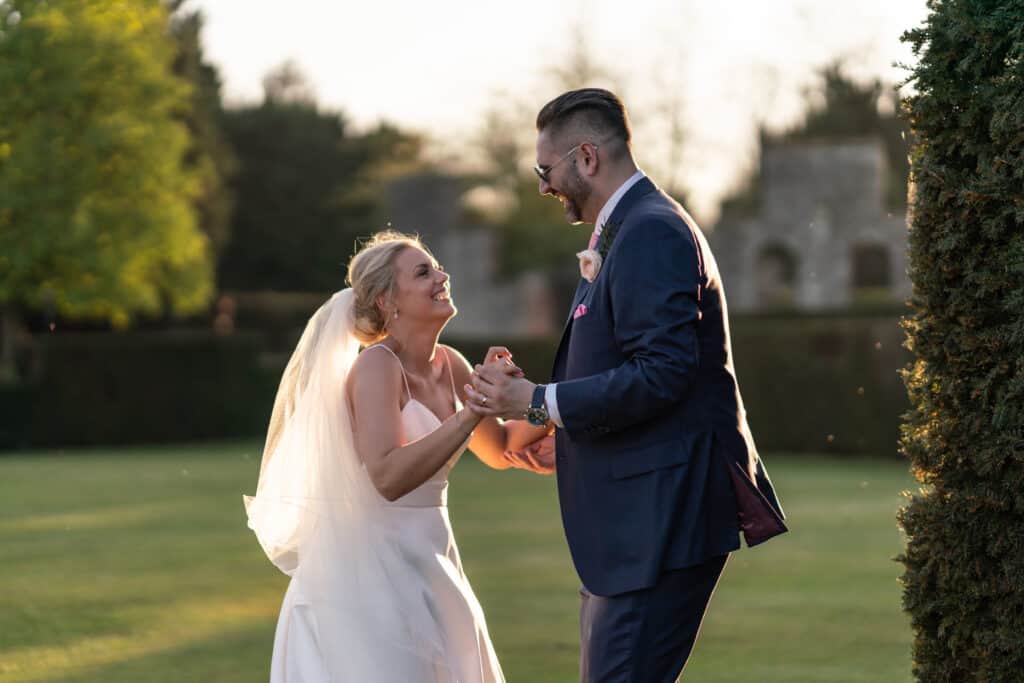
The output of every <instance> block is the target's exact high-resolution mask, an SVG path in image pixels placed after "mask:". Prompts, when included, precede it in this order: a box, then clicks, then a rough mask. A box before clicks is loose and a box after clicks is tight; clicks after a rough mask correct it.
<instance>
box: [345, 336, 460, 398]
mask: <svg viewBox="0 0 1024 683" xmlns="http://www.w3.org/2000/svg"><path fill="white" fill-rule="evenodd" d="M376 348H381V349H384V350H385V351H387V352H388V353H390V354H391V355H392V356H394V357H395V360H397V361H398V367H399V369H400V370H401V371H402V381H403V382H404V383H405V395H406V396H408V397H409V399H408V400H410V401H411V400H413V398H412V391H410V390H409V378H408V377H406V376H405V366H404V365H402V359H401V358H399V357H398V354H397V353H395V352H394V351H392V350H391V349H389V348H388V347H387V346H385V345H384V344H373V345H372V346H367V347H366V348H365V349H363V352H364V353H365V352H367V351H369V350H370V349H376ZM452 386H453V387H454V386H455V385H454V383H453V384H452Z"/></svg>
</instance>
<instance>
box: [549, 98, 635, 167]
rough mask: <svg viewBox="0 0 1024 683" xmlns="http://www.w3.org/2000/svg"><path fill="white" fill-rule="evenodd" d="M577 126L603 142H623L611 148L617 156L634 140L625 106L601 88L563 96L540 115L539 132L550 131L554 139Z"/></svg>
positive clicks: (551, 102) (550, 103) (554, 100)
mask: <svg viewBox="0 0 1024 683" xmlns="http://www.w3.org/2000/svg"><path fill="white" fill-rule="evenodd" d="M577 126H578V127H580V128H582V129H584V130H589V131H590V132H592V133H593V134H595V135H598V136H599V137H601V138H602V140H605V141H608V140H616V141H618V142H620V143H621V146H620V145H614V146H612V149H613V150H614V151H615V156H616V157H618V156H619V155H620V153H621V152H624V151H626V150H628V148H629V145H630V143H631V141H632V139H633V132H632V130H631V128H630V125H629V115H628V114H627V113H626V105H625V104H624V103H623V101H622V100H620V99H619V97H618V96H617V95H616V94H615V93H613V92H610V91H608V90H604V89H602V88H582V89H580V90H570V91H569V92H567V93H562V94H561V95H559V96H558V97H556V98H555V99H553V100H551V101H550V102H548V103H547V104H545V105H544V106H543V107H542V108H541V110H540V112H539V113H538V114H537V132H538V133H539V132H541V131H544V130H547V131H548V133H549V135H551V136H552V137H558V136H560V135H561V134H562V133H563V132H564V131H566V130H567V129H569V128H576V127H577ZM594 142H596V141H594ZM605 144H608V143H607V142H606V143H605ZM610 146H611V145H610Z"/></svg>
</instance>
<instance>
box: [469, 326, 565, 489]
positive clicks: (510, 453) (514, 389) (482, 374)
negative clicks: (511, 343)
mask: <svg viewBox="0 0 1024 683" xmlns="http://www.w3.org/2000/svg"><path fill="white" fill-rule="evenodd" d="M470 381H471V384H467V385H465V387H464V390H465V392H466V406H467V407H468V408H469V409H470V410H471V411H473V412H474V413H475V414H477V415H480V416H481V417H495V418H505V419H511V420H522V419H524V417H525V414H526V409H527V408H528V407H529V406H530V402H531V400H532V399H533V392H534V389H535V388H536V386H537V385H536V384H534V383H533V382H531V381H529V380H528V379H526V377H525V376H524V373H523V371H522V369H521V368H519V367H518V366H517V365H516V364H515V363H513V362H512V353H511V352H510V351H509V350H508V349H507V348H505V347H504V346H492V347H491V348H490V349H488V351H487V355H486V357H485V358H484V363H483V365H477V366H475V367H474V369H473V374H472V376H471V378H470ZM553 431H554V428H553V426H551V425H549V431H548V432H547V434H545V435H544V436H542V437H540V438H538V439H536V440H535V441H533V442H532V443H529V444H527V445H525V446H523V447H522V448H520V449H519V450H506V451H505V453H504V457H505V460H506V461H508V463H509V464H510V465H511V466H513V467H517V468H520V469H525V470H530V471H532V472H536V473H538V474H551V473H553V472H554V471H555V443H554V441H555V440H554V436H552V433H553Z"/></svg>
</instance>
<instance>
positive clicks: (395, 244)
mask: <svg viewBox="0 0 1024 683" xmlns="http://www.w3.org/2000/svg"><path fill="white" fill-rule="evenodd" d="M409 247H416V248H418V249H422V250H423V251H425V252H427V253H428V254H429V253H430V251H429V250H428V249H427V248H426V247H425V246H424V245H423V243H422V242H420V238H419V237H417V236H415V235H406V234H405V233H401V232H396V231H394V230H384V231H381V232H378V233H377V234H375V235H374V236H373V237H371V238H370V240H369V241H368V242H366V243H365V244H363V245H362V247H360V249H359V251H357V252H356V253H355V255H354V256H352V260H351V261H349V262H348V277H347V278H346V282H348V285H349V286H350V287H351V288H352V293H353V294H354V296H353V303H352V317H353V318H354V320H353V331H354V334H355V337H356V339H358V340H359V341H360V342H362V343H363V344H364V345H369V344H373V343H374V342H378V341H380V340H381V339H383V338H384V337H386V336H387V329H386V328H387V324H388V322H389V321H388V316H387V314H386V313H385V312H384V311H383V310H381V308H380V307H379V306H378V305H377V299H379V298H380V297H381V296H384V297H387V295H390V294H392V293H393V292H394V291H395V288H396V285H397V275H398V274H397V273H396V272H395V261H397V260H398V255H399V254H401V253H402V252H403V251H405V250H406V249H408V248H409Z"/></svg>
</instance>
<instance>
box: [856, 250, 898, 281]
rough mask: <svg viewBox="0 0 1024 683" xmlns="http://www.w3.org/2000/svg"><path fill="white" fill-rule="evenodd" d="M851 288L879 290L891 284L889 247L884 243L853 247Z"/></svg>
mask: <svg viewBox="0 0 1024 683" xmlns="http://www.w3.org/2000/svg"><path fill="white" fill-rule="evenodd" d="M852 284H853V289H854V290H855V291H857V290H864V289H871V290H879V289H889V288H890V287H891V286H892V272H891V268H890V264H889V249H888V248H887V247H886V246H885V245H884V244H858V245H855V246H854V247H853V282H852Z"/></svg>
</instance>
